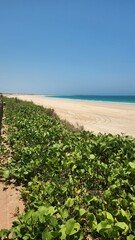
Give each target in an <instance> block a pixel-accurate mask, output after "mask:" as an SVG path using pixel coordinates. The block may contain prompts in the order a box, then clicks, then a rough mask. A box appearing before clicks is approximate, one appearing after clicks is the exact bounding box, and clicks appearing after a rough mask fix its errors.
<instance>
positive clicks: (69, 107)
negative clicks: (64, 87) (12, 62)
mask: <svg viewBox="0 0 135 240" xmlns="http://www.w3.org/2000/svg"><path fill="white" fill-rule="evenodd" d="M6 96H8V97H17V98H19V99H22V100H26V101H32V102H33V103H35V104H37V105H41V106H44V107H47V108H53V109H54V110H55V112H56V113H57V114H58V115H59V117H60V118H61V119H63V120H67V121H69V122H70V123H72V124H73V125H74V126H83V127H84V129H85V130H89V131H93V132H94V133H99V132H101V133H112V134H124V135H130V136H134V137H135V104H124V103H109V102H94V101H93V102H92V101H81V100H71V99H58V98H50V97H44V96H41V95H21V94H16V95H6Z"/></svg>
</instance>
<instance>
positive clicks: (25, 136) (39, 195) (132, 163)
mask: <svg viewBox="0 0 135 240" xmlns="http://www.w3.org/2000/svg"><path fill="white" fill-rule="evenodd" d="M3 124H5V125H6V129H7V130H6V134H7V143H8V145H9V147H10V152H11V153H10V154H11V159H10V161H9V162H8V164H6V167H5V168H4V167H3V168H2V171H1V172H2V174H3V176H4V178H5V180H6V181H8V182H9V181H10V180H13V179H14V181H15V183H16V184H18V185H22V198H23V201H24V202H25V206H26V207H25V212H24V213H23V214H19V215H18V220H17V221H16V222H14V223H13V226H12V228H11V229H10V230H1V231H0V237H1V238H3V239H9V238H8V236H9V234H10V236H11V237H10V239H18V240H19V239H24V240H30V239H31V240H40V239H42V240H45V239H46V240H51V239H61V240H64V239H67V240H69V239H71V240H73V239H77V240H81V239H106V240H107V239H117V240H122V239H127V240H133V239H135V186H134V181H135V138H133V137H129V136H120V135H115V136H114V135H111V134H108V135H103V134H98V135H95V134H93V133H92V132H87V131H83V130H75V129H70V128H69V127H68V126H67V125H66V124H65V123H63V122H61V121H60V120H59V118H58V117H57V116H55V114H54V113H53V111H51V110H48V109H45V108H43V107H41V106H36V105H34V104H33V103H32V102H24V101H21V100H18V99H16V98H15V99H8V98H4V120H3ZM7 151H8V150H7V149H5V148H4V144H2V145H1V152H2V154H3V155H5V157H6V154H7Z"/></svg>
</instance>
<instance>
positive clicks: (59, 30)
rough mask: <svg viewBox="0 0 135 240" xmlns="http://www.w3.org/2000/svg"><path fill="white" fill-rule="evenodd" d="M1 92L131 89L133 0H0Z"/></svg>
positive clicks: (134, 88)
mask: <svg viewBox="0 0 135 240" xmlns="http://www.w3.org/2000/svg"><path fill="white" fill-rule="evenodd" d="M0 92H11V93H14V92H18V93H38V94H39V93H41V94H43V93H47V94H100V95H104V94H105V95H110V94H111V95H119V94H121V95H135V1H134V0H128V1H127V0H102V1H101V0H68V1H67V0H12V1H11V0H4V1H3V0H0Z"/></svg>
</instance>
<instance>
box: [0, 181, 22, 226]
mask: <svg viewBox="0 0 135 240" xmlns="http://www.w3.org/2000/svg"><path fill="white" fill-rule="evenodd" d="M20 195H21V194H20V187H17V188H16V187H14V186H13V185H7V186H6V185H5V184H4V183H2V182H0V230H1V229H4V228H5V229H9V228H10V227H11V226H12V222H13V221H14V220H16V219H17V216H18V213H22V212H23V211H24V204H23V201H22V200H21V199H20Z"/></svg>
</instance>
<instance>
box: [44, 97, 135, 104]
mask: <svg viewBox="0 0 135 240" xmlns="http://www.w3.org/2000/svg"><path fill="white" fill-rule="evenodd" d="M47 97H51V98H64V99H73V100H85V101H100V102H116V103H128V104H135V96H92V95H52V96H47Z"/></svg>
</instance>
